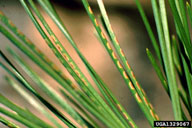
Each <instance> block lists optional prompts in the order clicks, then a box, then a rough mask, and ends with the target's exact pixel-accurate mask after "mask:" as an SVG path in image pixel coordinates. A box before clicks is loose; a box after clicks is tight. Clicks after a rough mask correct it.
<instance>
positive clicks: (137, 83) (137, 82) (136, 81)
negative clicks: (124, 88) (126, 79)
mask: <svg viewBox="0 0 192 128" xmlns="http://www.w3.org/2000/svg"><path fill="white" fill-rule="evenodd" d="M136 85H137V87H138V88H139V90H141V87H140V85H139V83H138V82H137V81H136Z"/></svg>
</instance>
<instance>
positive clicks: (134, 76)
mask: <svg viewBox="0 0 192 128" xmlns="http://www.w3.org/2000/svg"><path fill="white" fill-rule="evenodd" d="M131 75H132V76H133V78H134V79H135V75H134V74H133V71H131Z"/></svg>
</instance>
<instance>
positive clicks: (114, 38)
mask: <svg viewBox="0 0 192 128" xmlns="http://www.w3.org/2000/svg"><path fill="white" fill-rule="evenodd" d="M114 40H115V43H116V44H117V45H119V42H118V41H117V38H116V37H114Z"/></svg>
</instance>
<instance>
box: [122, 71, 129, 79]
mask: <svg viewBox="0 0 192 128" xmlns="http://www.w3.org/2000/svg"><path fill="white" fill-rule="evenodd" d="M123 76H124V77H125V78H126V79H128V76H127V73H126V72H125V71H123Z"/></svg>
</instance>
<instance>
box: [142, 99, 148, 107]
mask: <svg viewBox="0 0 192 128" xmlns="http://www.w3.org/2000/svg"><path fill="white" fill-rule="evenodd" d="M143 99H144V101H145V104H147V105H148V102H147V99H146V98H145V97H144V98H143Z"/></svg>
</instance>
